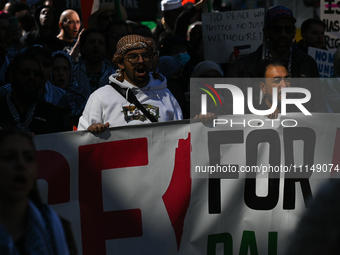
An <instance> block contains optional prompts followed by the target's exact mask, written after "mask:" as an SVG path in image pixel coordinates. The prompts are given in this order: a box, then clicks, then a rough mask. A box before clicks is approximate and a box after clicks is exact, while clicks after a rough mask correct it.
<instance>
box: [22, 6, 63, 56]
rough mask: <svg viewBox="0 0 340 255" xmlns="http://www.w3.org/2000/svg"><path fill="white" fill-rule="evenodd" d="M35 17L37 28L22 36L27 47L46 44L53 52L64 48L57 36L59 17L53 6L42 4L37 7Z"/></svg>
mask: <svg viewBox="0 0 340 255" xmlns="http://www.w3.org/2000/svg"><path fill="white" fill-rule="evenodd" d="M34 19H35V23H36V28H37V30H34V31H31V32H28V33H27V34H26V35H24V36H23V37H21V42H22V44H23V45H24V46H25V47H29V46H33V45H35V44H39V45H44V46H46V47H47V48H48V49H49V50H50V51H51V52H53V51H57V50H62V49H63V47H64V46H63V44H62V42H61V41H60V40H59V39H58V38H57V37H56V36H57V33H58V17H57V13H56V11H55V10H54V9H53V8H52V7H51V6H46V5H44V6H41V7H39V8H37V9H36V11H35V13H34Z"/></svg>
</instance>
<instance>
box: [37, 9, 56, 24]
mask: <svg viewBox="0 0 340 255" xmlns="http://www.w3.org/2000/svg"><path fill="white" fill-rule="evenodd" d="M39 21H40V24H41V26H42V27H52V26H53V22H54V14H53V11H52V10H51V9H50V8H43V9H42V10H41V11H40V16H39Z"/></svg>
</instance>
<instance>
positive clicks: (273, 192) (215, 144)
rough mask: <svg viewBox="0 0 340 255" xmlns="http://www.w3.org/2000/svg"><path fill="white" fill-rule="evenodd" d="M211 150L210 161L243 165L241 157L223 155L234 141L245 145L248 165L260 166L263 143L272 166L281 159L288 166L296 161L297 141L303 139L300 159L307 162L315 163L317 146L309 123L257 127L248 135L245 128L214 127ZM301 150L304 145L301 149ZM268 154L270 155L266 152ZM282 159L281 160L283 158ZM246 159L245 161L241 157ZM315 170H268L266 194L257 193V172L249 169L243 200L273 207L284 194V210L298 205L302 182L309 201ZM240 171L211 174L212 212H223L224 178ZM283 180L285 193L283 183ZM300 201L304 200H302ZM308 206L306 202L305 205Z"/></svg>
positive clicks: (251, 205) (258, 207)
mask: <svg viewBox="0 0 340 255" xmlns="http://www.w3.org/2000/svg"><path fill="white" fill-rule="evenodd" d="M279 132H280V133H281V132H282V141H281V139H280V135H279ZM207 135H208V136H207V137H208V154H209V165H210V166H216V165H221V159H222V158H223V161H224V162H226V163H224V164H223V165H225V166H229V165H230V166H236V167H237V169H240V165H239V164H238V162H239V158H235V157H233V158H230V157H228V156H226V155H224V154H223V153H224V150H223V147H224V148H225V147H226V146H232V145H234V144H237V145H243V146H244V153H243V152H242V153H241V155H244V159H245V160H246V165H249V166H257V165H260V164H259V163H258V154H259V150H260V147H261V146H260V144H263V143H264V144H268V145H269V150H268V163H269V165H271V166H280V165H281V164H282V162H284V164H285V165H286V166H293V165H296V163H294V162H295V160H296V159H294V155H295V154H296V151H295V150H296V149H297V148H296V147H295V146H294V142H295V141H301V142H302V143H303V151H300V153H301V155H303V156H301V158H300V160H301V162H304V165H308V166H312V165H313V164H314V153H315V146H316V133H315V131H314V130H313V129H311V128H308V127H290V128H283V129H282V131H276V130H274V129H256V130H253V131H251V132H249V133H248V134H247V135H245V131H244V130H212V131H208V134H207ZM282 143H284V146H283V150H284V153H283V157H284V158H282V159H281V155H282V153H281V148H282ZM300 150H301V149H300ZM263 156H267V155H263ZM281 160H282V162H281ZM242 162H243V161H242ZM312 174H313V172H312V171H303V172H301V173H300V172H294V171H291V172H286V173H284V176H283V178H280V177H281V175H282V174H281V173H280V172H278V173H277V172H269V173H268V176H267V177H266V178H267V180H268V194H267V195H266V196H258V195H257V194H256V184H257V181H256V180H257V175H258V174H257V173H252V172H246V173H245V184H244V193H243V194H244V198H243V199H244V202H245V204H246V205H247V206H248V207H249V208H251V209H253V210H271V209H273V208H275V207H276V206H277V204H278V202H279V198H280V196H281V198H283V200H281V201H283V205H282V208H283V209H284V210H292V209H295V204H296V202H295V200H296V189H298V186H297V184H298V183H299V184H300V186H301V190H302V193H303V194H304V196H303V200H304V202H305V205H306V201H307V200H308V199H309V198H310V197H312V191H311V187H310V182H309V178H310V177H311V176H312ZM238 178H239V171H238V170H237V171H236V172H228V173H223V178H216V176H214V175H213V174H212V175H211V176H210V177H209V187H208V191H209V193H208V198H209V200H208V206H209V213H210V214H220V213H221V208H222V206H221V182H222V181H223V179H238ZM280 182H283V193H282V194H280V193H281V192H282V189H281V188H280V186H282V183H280ZM299 203H301V202H300V201H299ZM306 206H307V205H306Z"/></svg>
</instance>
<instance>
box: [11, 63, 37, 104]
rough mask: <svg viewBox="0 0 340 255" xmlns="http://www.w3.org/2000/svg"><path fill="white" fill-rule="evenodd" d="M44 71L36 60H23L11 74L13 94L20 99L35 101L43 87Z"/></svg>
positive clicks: (25, 101)
mask: <svg viewBox="0 0 340 255" xmlns="http://www.w3.org/2000/svg"><path fill="white" fill-rule="evenodd" d="M42 77H43V72H42V71H41V68H40V66H39V63H38V62H37V61H35V60H31V59H27V60H23V61H22V62H21V63H20V65H19V66H18V68H17V70H16V71H15V72H13V73H11V74H10V81H11V84H12V88H13V94H14V96H15V98H16V99H17V100H18V101H21V102H24V103H32V102H35V101H36V99H37V98H38V95H39V92H40V91H41V90H42V88H43V83H42Z"/></svg>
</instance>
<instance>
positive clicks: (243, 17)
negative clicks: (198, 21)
mask: <svg viewBox="0 0 340 255" xmlns="http://www.w3.org/2000/svg"><path fill="white" fill-rule="evenodd" d="M263 25H264V9H263V8H261V9H254V10H244V11H230V12H213V13H203V14H202V26H203V44H204V57H205V59H206V60H211V61H214V62H216V63H229V59H230V57H231V54H232V53H233V52H234V47H235V48H236V50H238V51H239V52H240V54H247V53H250V52H253V51H255V50H256V49H257V47H258V46H260V45H261V43H262V40H263V33H262V28H263Z"/></svg>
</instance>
